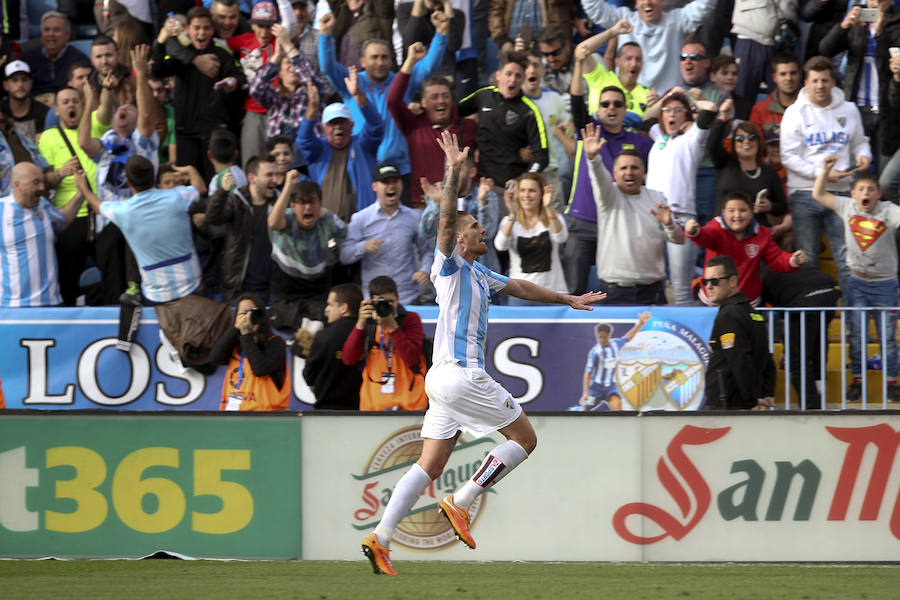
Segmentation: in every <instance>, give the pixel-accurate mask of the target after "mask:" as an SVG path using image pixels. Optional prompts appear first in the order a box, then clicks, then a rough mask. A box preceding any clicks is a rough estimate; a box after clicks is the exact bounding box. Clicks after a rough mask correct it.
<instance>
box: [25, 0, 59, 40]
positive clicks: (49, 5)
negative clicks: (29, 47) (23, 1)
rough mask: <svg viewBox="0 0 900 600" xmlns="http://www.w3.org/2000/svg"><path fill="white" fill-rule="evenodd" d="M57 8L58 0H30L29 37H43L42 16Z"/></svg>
mask: <svg viewBox="0 0 900 600" xmlns="http://www.w3.org/2000/svg"><path fill="white" fill-rule="evenodd" d="M51 10H57V0H28V37H29V38H32V39H33V38H39V37H41V17H42V16H44V13H46V12H50V11H51Z"/></svg>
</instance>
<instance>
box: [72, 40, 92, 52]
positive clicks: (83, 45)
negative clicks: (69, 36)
mask: <svg viewBox="0 0 900 600" xmlns="http://www.w3.org/2000/svg"><path fill="white" fill-rule="evenodd" d="M69 45H70V46H74V47H75V48H78V49H79V50H81V51H82V52H84V53H85V54H86V55H88V56H90V55H91V40H72V41H71V42H69Z"/></svg>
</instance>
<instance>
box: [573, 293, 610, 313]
mask: <svg viewBox="0 0 900 600" xmlns="http://www.w3.org/2000/svg"><path fill="white" fill-rule="evenodd" d="M563 298H564V299H565V303H566V304H568V305H569V306H570V307H572V308H574V309H575V310H594V307H593V306H591V304H596V303H598V302H602V301H603V300H605V299H606V292H588V293H587V294H582V295H580V296H570V295H568V294H566V295H564V296H563Z"/></svg>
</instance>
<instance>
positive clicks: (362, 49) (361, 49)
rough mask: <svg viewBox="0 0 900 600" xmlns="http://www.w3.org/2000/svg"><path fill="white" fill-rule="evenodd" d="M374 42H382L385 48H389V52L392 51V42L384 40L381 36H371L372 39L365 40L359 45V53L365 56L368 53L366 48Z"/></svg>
mask: <svg viewBox="0 0 900 600" xmlns="http://www.w3.org/2000/svg"><path fill="white" fill-rule="evenodd" d="M372 44H381V45H382V46H384V47H385V48H387V49H388V52H390V51H391V43H390V42H388V41H387V40H382V39H380V38H371V39H368V40H366V41H364V42H363V43H362V45H361V46H360V47H359V55H360V56H364V55H365V54H366V48H368V47H369V46H371V45H372Z"/></svg>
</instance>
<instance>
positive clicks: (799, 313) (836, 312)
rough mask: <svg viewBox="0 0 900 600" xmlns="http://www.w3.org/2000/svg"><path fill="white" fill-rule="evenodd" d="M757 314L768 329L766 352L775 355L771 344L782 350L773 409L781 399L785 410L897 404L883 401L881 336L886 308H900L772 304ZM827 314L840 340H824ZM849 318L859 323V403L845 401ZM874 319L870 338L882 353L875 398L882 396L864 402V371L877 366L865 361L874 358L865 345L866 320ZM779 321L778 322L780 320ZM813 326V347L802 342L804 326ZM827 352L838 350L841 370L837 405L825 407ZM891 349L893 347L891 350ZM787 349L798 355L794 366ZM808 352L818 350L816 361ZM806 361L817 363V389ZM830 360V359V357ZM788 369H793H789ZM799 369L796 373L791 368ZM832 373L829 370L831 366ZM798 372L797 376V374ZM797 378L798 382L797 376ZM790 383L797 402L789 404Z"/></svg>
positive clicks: (884, 359) (885, 351)
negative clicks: (779, 384)
mask: <svg viewBox="0 0 900 600" xmlns="http://www.w3.org/2000/svg"><path fill="white" fill-rule="evenodd" d="M758 310H759V311H760V312H761V313H763V314H764V315H765V317H766V323H767V326H768V331H769V351H770V352H772V353H773V354H774V350H775V345H776V344H778V343H781V344H783V353H782V358H783V362H784V366H783V373H782V374H781V375H780V376H781V377H783V383H784V386H783V390H782V391H781V394H780V395H779V394H777V393H776V398H775V402H776V407H779V408H782V406H780V405H781V404H782V403H783V408H784V409H786V410H791V409H793V410H797V409H799V410H828V409H838V408H839V409H840V410H845V409H847V408H848V406H849V407H852V408H862V409H869V410H873V409H874V410H879V409H884V410H887V409H888V408H897V407H896V406H890V407H889V405H888V393H887V388H888V385H887V383H888V360H887V357H888V352H889V350H888V339H887V337H886V336H884V335H882V334H881V332H883V331H885V329H886V328H887V327H888V323H889V321H890V319H889V317H888V314H889V312H891V311H894V312H897V311H900V308H898V307H858V306H852V307H796V308H795V307H774V308H762V307H760V308H759V309H758ZM832 318H833V319H835V320H838V322H839V331H840V341H839V342H838V341H837V340H835V341H834V342H832V340H830V339H829V336H828V329H829V324H830V322H831V321H832ZM850 319H856V320H857V321H856V322H857V323H858V325H859V327H858V335H859V338H860V340H859V341H860V361H859V362H860V364H859V372H860V373H861V374H862V382H861V388H862V389H861V396H860V400H859V401H858V402H849V403H848V401H847V388H848V385H849V383H851V382H852V381H853V379H852V375H848V369H851V365H850V364H848V360H849V357H848V355H849V352H848V347H847V344H848V342H849V339H850V335H851V333H850V331H849V325H850ZM872 320H874V322H875V325H876V327H875V336H876V338H877V340H878V343H879V350H880V353H879V354H880V357H881V365H880V372H881V384H880V386H878V388H880V394H877V396H878V397H880V398H881V401H880V402H869V401H868V398H867V395H868V392H869V389H870V388H871V387H872V386H871V385H870V384H869V383H868V379H869V377H868V372H869V371H873V370H874V371H878V370H879V369H869V368H868V367H869V359H870V358H873V357H869V356H868V352H867V350H868V346H869V343H868V341H869V322H870V321H872ZM779 321H780V323H779ZM779 325H780V333H781V336H780V341H779V339H778V336H777V335H776V333H779V327H778V326H779ZM811 326H813V327H818V329H819V336H818V343H816V344H815V346H816V347H813V348H808V347H807V344H806V343H805V342H806V340H807V328H808V327H811ZM887 333H888V335H891V336H896V335H897V332H896V324H895V326H894V330H893V331H888V332H887ZM792 337H799V338H800V339H799V340H797V339H792ZM835 342H836V346H837V347H836V348H833V347H832V345H833V344H834V343H835ZM829 351H831V352H834V351H837V352H839V353H840V361H839V363H838V365H839V372H840V384H839V385H840V406H838V405H837V404H836V403H831V406H828V401H827V398H828V391H829V389H830V388H829V386H828V371H829V369H828V359H829V355H828V353H829ZM895 351H896V350H895ZM792 352H795V353H797V354H798V355H799V356H798V358H799V369H792V368H791V366H792V365H791V362H792V361H791V358H792V357H791V354H792ZM812 353H818V357H817V358H818V361H815V359H816V356H815V354H812ZM808 360H812V361H814V362H817V363H818V364H817V369H815V370H817V371H818V372H817V379H818V380H819V381H821V389H820V390H819V389H818V388H817V386H816V381H808V377H807V374H808V370H809V369H808V368H807V367H806V366H805V365H807V362H808ZM832 360H833V357H832ZM792 370H793V371H795V372H793V373H792ZM797 370H799V373H797V372H796V371H797ZM831 371H832V372H833V371H834V369H831ZM798 376H799V377H798ZM798 378H799V379H800V381H799V383H798V382H797V379H798ZM834 385H835V384H834V383H832V384H831V386H832V387H831V389H833V387H834ZM792 387H793V389H794V391H795V392H797V396H798V398H799V401H798V403H797V404H799V406H797V405H796V404H793V403H792V399H791V390H792ZM816 392H819V393H818V398H819V402H818V405H815V404H816V403H815V402H813V403H812V404H813V405H809V404H808V403H807V400H808V398H810V397H811V396H812V397H815V396H816V395H817V394H816Z"/></svg>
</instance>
